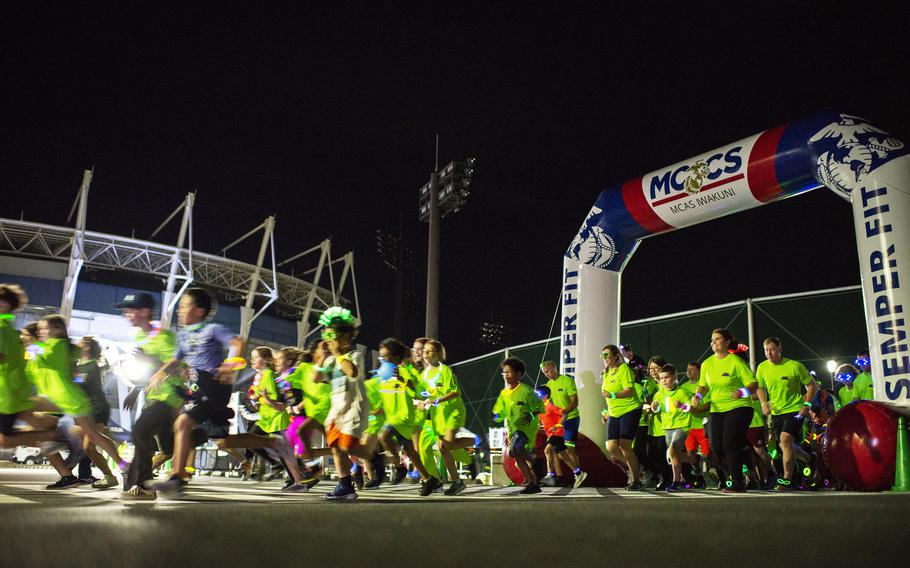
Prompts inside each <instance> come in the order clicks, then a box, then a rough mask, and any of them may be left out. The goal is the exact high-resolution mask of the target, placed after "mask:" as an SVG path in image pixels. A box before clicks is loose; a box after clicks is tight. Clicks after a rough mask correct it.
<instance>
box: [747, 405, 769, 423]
mask: <svg viewBox="0 0 910 568" xmlns="http://www.w3.org/2000/svg"><path fill="white" fill-rule="evenodd" d="M751 400H752V422H749V428H765V427H767V426H768V420H767V418H765V413H764V412H762V411H761V401H760V400H758V399H757V398H753V399H751Z"/></svg>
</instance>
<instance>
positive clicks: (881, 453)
mask: <svg viewBox="0 0 910 568" xmlns="http://www.w3.org/2000/svg"><path fill="white" fill-rule="evenodd" d="M896 453H897V414H895V413H894V411H892V410H891V409H889V408H888V407H887V406H885V405H883V404H879V403H876V402H871V401H868V400H863V401H859V402H854V403H851V404H848V405H847V406H845V407H843V408H841V409H840V410H839V411H838V413H837V414H836V415H835V416H834V418H832V419H831V422H830V423H829V424H828V435H827V438H826V440H825V443H824V446H823V448H822V455H823V456H824V459H825V462H826V463H827V465H828V467H829V468H830V469H831V472H832V473H834V475H835V476H836V477H837V478H838V479H840V480H841V481H843V482H844V485H846V487H847V489H850V490H853V491H882V490H885V489H890V488H891V486H892V485H893V484H894V464H895V454H896Z"/></svg>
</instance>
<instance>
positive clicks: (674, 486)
mask: <svg viewBox="0 0 910 568" xmlns="http://www.w3.org/2000/svg"><path fill="white" fill-rule="evenodd" d="M683 489H685V486H684V485H683V483H682V482H680V481H674V482H673V483H671V484H670V485H667V493H679V492H680V491H682V490H683Z"/></svg>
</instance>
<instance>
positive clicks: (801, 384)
mask: <svg viewBox="0 0 910 568" xmlns="http://www.w3.org/2000/svg"><path fill="white" fill-rule="evenodd" d="M764 347H765V357H766V358H767V361H763V362H762V363H761V364H760V365H759V366H758V368H757V369H756V370H755V378H756V379H758V399H759V400H760V401H761V409H762V412H763V413H764V415H766V416H767V415H769V414H770V415H771V428H772V430H773V432H774V437H775V438H776V439H777V443H778V445H779V446H780V449H781V453H782V454H783V466H784V476H783V478H781V479H779V480H778V482H777V486H776V487H775V489H777V490H778V491H787V490H789V489H791V488H792V486H791V481H792V479H793V460H794V458H797V457H798V458H799V459H800V460H801V461H803V462H809V461H810V457H809V455H808V454H807V453H806V452H805V451H803V450H802V448H800V447H799V444H798V443H796V441H797V440H799V439H800V438H801V435H800V434H801V432H802V429H803V423H804V422H805V419H806V418H807V417H809V416H810V411H811V410H812V399H813V398H815V393H816V391H817V390H818V385H817V384H816V383H815V379H813V378H812V376H811V375H810V374H809V370H808V369H806V366H805V365H803V364H802V363H800V362H799V361H794V360H792V359H787V358H786V357H784V356H783V346H782V345H781V341H780V339H778V338H776V337H769V338H768V339H765V341H764ZM803 388H805V391H806V392H805V394H803V392H802V391H803Z"/></svg>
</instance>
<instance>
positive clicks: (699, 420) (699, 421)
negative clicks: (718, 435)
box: [679, 381, 711, 430]
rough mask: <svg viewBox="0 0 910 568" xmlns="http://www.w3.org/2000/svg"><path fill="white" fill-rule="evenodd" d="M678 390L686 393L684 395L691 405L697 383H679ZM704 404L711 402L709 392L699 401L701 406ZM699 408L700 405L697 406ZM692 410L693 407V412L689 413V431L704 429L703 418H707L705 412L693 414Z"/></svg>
mask: <svg viewBox="0 0 910 568" xmlns="http://www.w3.org/2000/svg"><path fill="white" fill-rule="evenodd" d="M679 388H681V389H682V390H683V391H684V392H685V393H686V395H688V397H689V404H691V403H692V397H693V396H695V391H697V390H698V383H693V382H692V381H686V382H684V383H681V384H680V385H679ZM706 402H711V393H710V391H709V392H708V394H706V395H705V396H704V397H703V398H702V399H701V403H702V404H704V403H706ZM699 406H701V405H699ZM694 408H695V407H693V410H690V411H689V429H690V430H692V429H695V430H698V429H701V428H704V427H705V418H707V417H708V412H707V411H702V412H695V410H694Z"/></svg>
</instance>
